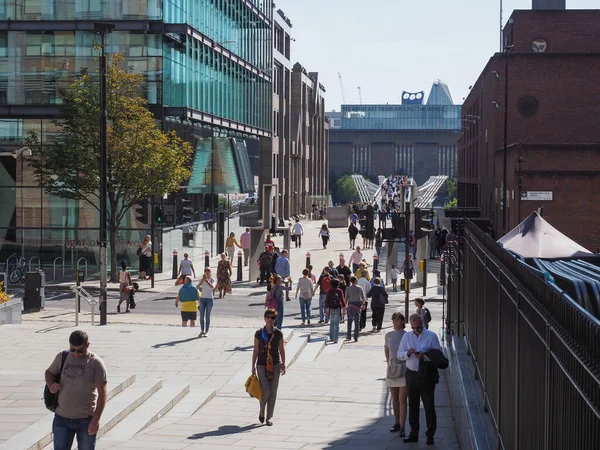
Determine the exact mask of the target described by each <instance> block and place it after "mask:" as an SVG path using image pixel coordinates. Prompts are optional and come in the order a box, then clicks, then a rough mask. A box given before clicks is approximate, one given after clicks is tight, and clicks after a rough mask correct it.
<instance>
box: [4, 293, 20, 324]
mask: <svg viewBox="0 0 600 450" xmlns="http://www.w3.org/2000/svg"><path fill="white" fill-rule="evenodd" d="M22 311H23V301H22V299H21V297H13V299H12V300H11V301H9V302H6V303H0V325H6V324H21V313H22Z"/></svg>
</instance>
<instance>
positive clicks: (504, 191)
mask: <svg viewBox="0 0 600 450" xmlns="http://www.w3.org/2000/svg"><path fill="white" fill-rule="evenodd" d="M512 48H513V46H512V45H505V46H504V157H503V161H502V200H503V201H502V236H504V235H505V234H506V224H507V221H508V214H507V213H508V211H507V208H506V204H507V200H508V198H507V197H508V195H507V191H508V189H507V171H508V169H507V165H508V164H507V163H508V54H509V52H510V51H511V50H512Z"/></svg>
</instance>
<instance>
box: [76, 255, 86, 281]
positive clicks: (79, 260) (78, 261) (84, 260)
mask: <svg viewBox="0 0 600 450" xmlns="http://www.w3.org/2000/svg"><path fill="white" fill-rule="evenodd" d="M82 259H83V262H85V266H84V267H85V279H86V280H87V269H88V264H87V259H85V258H84V257H83V256H82V257H81V258H79V259H78V260H77V267H76V268H77V270H79V263H80V262H81V260H82Z"/></svg>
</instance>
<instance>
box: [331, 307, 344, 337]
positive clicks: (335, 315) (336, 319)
mask: <svg viewBox="0 0 600 450" xmlns="http://www.w3.org/2000/svg"><path fill="white" fill-rule="evenodd" d="M341 318H342V310H341V309H330V310H329V339H331V340H332V341H337V340H338V338H339V337H340V319H341Z"/></svg>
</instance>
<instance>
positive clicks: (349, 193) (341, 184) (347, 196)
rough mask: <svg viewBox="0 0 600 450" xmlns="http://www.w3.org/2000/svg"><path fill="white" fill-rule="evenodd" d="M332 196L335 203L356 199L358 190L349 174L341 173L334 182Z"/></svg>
mask: <svg viewBox="0 0 600 450" xmlns="http://www.w3.org/2000/svg"><path fill="white" fill-rule="evenodd" d="M332 196H333V198H334V201H335V202H336V203H348V202H354V201H357V200H358V191H357V190H356V185H355V184H354V180H353V179H352V177H351V176H350V175H342V176H341V177H340V178H338V179H337V181H336V182H335V184H334V188H333V190H332Z"/></svg>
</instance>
